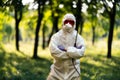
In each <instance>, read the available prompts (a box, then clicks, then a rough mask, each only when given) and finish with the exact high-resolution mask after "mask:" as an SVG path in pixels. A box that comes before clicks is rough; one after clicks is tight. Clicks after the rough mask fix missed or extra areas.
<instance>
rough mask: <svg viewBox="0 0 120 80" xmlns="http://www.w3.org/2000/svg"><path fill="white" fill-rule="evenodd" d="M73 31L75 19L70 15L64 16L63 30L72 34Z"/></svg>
mask: <svg viewBox="0 0 120 80" xmlns="http://www.w3.org/2000/svg"><path fill="white" fill-rule="evenodd" d="M74 29H75V17H74V15H72V14H66V15H65V16H64V18H63V30H64V31H65V32H69V33H70V32H72V31H73V30H74Z"/></svg>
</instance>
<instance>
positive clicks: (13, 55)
mask: <svg viewBox="0 0 120 80" xmlns="http://www.w3.org/2000/svg"><path fill="white" fill-rule="evenodd" d="M106 42H107V41H105V40H100V41H98V42H96V43H95V44H94V46H92V44H91V42H90V41H87V42H86V51H85V56H84V57H82V58H81V59H80V61H81V66H80V67H81V78H82V80H120V76H119V72H120V67H119V66H120V51H119V48H120V45H119V44H120V41H119V40H117V41H113V45H112V58H111V59H107V57H106V56H107V43H106ZM33 48H34V44H33V42H20V51H21V52H17V51H16V50H15V45H14V43H8V44H3V45H0V59H1V60H0V64H1V65H0V80H45V79H46V77H47V75H48V73H49V70H50V65H51V64H52V61H53V60H52V59H53V58H52V57H51V55H50V52H49V49H48V48H46V49H45V50H43V49H42V48H41V46H40V45H39V47H38V56H39V57H40V59H37V60H35V59H32V58H31V57H32V55H33Z"/></svg>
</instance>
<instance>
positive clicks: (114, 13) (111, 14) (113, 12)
mask: <svg viewBox="0 0 120 80" xmlns="http://www.w3.org/2000/svg"><path fill="white" fill-rule="evenodd" d="M115 15H116V3H115V2H114V3H113V8H112V10H111V12H110V15H109V16H110V28H109V36H108V53H107V58H111V57H112V56H111V47H112V40H113V31H114V23H115Z"/></svg>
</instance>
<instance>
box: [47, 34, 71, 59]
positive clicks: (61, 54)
mask: <svg viewBox="0 0 120 80" xmlns="http://www.w3.org/2000/svg"><path fill="white" fill-rule="evenodd" d="M58 43H59V39H58V37H57V35H53V36H52V38H51V41H50V44H49V49H50V52H51V56H52V57H54V58H56V59H68V58H70V57H69V56H68V55H67V54H66V52H65V51H62V50H60V49H59V48H58Z"/></svg>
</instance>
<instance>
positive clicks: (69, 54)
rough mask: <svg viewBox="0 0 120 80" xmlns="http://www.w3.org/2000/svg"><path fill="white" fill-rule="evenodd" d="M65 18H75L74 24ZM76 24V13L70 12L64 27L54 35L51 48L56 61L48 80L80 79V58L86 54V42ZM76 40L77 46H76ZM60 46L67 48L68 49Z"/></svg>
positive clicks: (66, 16)
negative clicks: (76, 28) (78, 32)
mask: <svg viewBox="0 0 120 80" xmlns="http://www.w3.org/2000/svg"><path fill="white" fill-rule="evenodd" d="M65 20H73V21H74V25H73V26H72V25H70V24H69V23H67V24H64V21H65ZM67 25H68V26H67ZM75 26H76V20H75V17H74V15H72V14H70V13H68V14H66V15H65V16H64V18H63V24H62V29H61V30H60V31H58V32H57V33H56V34H54V35H53V36H52V38H51V41H50V44H49V48H50V52H51V55H52V57H53V58H54V63H53V64H52V65H51V70H50V74H49V76H48V78H47V80H80V76H79V74H78V73H77V71H78V72H79V73H80V58H81V57H82V56H83V55H84V51H85V44H84V39H83V38H82V37H81V36H80V35H79V34H77V31H76V30H75ZM76 34H77V38H76ZM75 40H76V47H74V43H75ZM59 47H62V48H65V49H66V51H64V50H61V49H60V48H59ZM72 59H74V63H72ZM75 68H76V69H77V70H76V69H75Z"/></svg>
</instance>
